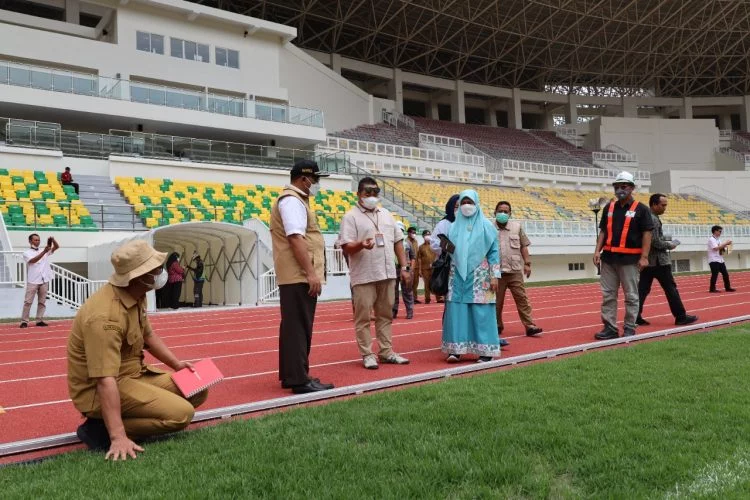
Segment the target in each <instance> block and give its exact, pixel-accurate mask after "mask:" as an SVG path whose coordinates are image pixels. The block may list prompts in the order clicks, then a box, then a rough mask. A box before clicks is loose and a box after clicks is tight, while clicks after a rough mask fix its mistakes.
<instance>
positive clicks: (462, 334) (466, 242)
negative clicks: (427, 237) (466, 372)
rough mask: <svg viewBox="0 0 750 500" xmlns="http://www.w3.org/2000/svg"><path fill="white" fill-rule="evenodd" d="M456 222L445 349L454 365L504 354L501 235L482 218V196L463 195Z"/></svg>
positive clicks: (452, 233)
mask: <svg viewBox="0 0 750 500" xmlns="http://www.w3.org/2000/svg"><path fill="white" fill-rule="evenodd" d="M457 208H458V210H457V212H456V221H455V222H454V223H453V225H452V226H451V228H450V232H449V233H448V238H449V239H450V240H451V242H452V243H453V245H455V249H454V251H453V254H452V256H451V257H452V259H451V270H450V277H449V279H448V295H447V296H446V306H445V318H444V319H443V344H442V350H443V352H444V353H446V354H448V362H449V363H455V362H456V361H458V360H459V359H460V357H461V355H463V354H475V355H477V356H479V361H480V362H484V361H490V360H491V359H492V358H493V357H495V356H499V355H500V343H499V340H498V337H497V317H496V315H495V292H496V291H497V278H499V277H500V252H499V250H498V243H497V230H496V229H495V228H494V227H493V225H492V223H491V222H490V221H489V220H487V219H486V218H485V216H484V214H482V209H481V207H480V204H479V195H478V194H477V192H476V191H474V190H473V189H467V190H466V191H462V192H461V194H460V195H459V202H458V205H457Z"/></svg>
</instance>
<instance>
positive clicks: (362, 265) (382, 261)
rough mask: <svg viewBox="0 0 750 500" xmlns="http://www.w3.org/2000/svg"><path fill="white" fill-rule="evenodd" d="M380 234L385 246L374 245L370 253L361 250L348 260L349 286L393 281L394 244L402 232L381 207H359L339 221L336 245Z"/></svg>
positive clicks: (394, 277) (394, 270)
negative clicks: (339, 227) (339, 228)
mask: <svg viewBox="0 0 750 500" xmlns="http://www.w3.org/2000/svg"><path fill="white" fill-rule="evenodd" d="M376 233H380V234H382V235H383V238H384V240H385V246H382V247H379V246H377V245H375V246H374V247H373V248H372V249H371V250H367V249H366V248H363V249H362V250H360V251H359V252H357V253H355V254H354V255H352V256H350V257H349V280H350V281H351V284H352V286H357V285H363V284H365V283H374V282H376V281H382V280H387V279H396V267H395V266H394V265H393V263H394V262H396V253H395V251H394V249H393V247H394V244H395V243H398V242H400V241H402V240H403V239H404V233H402V232H401V230H400V229H399V228H398V227H396V221H395V220H393V217H392V216H391V213H390V212H389V211H388V210H386V209H385V208H376V209H375V210H373V211H368V210H365V209H364V208H362V207H361V206H360V205H357V206H355V207H354V208H352V209H351V210H349V211H348V212H347V213H346V215H344V218H343V219H342V221H341V231H340V233H339V242H341V245H342V246H343V245H345V244H347V243H353V242H355V241H361V240H365V239H367V238H375V234H376Z"/></svg>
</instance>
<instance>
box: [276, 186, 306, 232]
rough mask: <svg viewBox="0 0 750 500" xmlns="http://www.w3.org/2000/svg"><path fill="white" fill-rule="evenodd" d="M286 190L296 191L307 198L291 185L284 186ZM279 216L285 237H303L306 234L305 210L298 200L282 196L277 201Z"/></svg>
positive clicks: (302, 192)
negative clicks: (298, 235)
mask: <svg viewBox="0 0 750 500" xmlns="http://www.w3.org/2000/svg"><path fill="white" fill-rule="evenodd" d="M285 187H286V188H287V189H291V190H293V191H296V192H297V193H299V194H300V195H302V196H307V195H306V194H305V193H304V191H302V190H301V189H297V188H296V187H294V186H292V185H288V186H285ZM279 214H280V215H281V222H282V223H283V224H284V233H286V235H287V236H291V235H293V234H301V235H302V236H304V235H305V234H306V232H307V208H306V207H305V204H304V203H302V202H301V201H300V200H299V199H298V198H295V197H294V196H284V197H283V198H282V199H281V201H279Z"/></svg>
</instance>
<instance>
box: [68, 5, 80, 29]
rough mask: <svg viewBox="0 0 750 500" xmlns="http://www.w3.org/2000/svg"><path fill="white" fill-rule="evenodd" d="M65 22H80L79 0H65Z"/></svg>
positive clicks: (76, 23)
mask: <svg viewBox="0 0 750 500" xmlns="http://www.w3.org/2000/svg"><path fill="white" fill-rule="evenodd" d="M65 22H66V23H71V24H75V25H78V24H81V4H80V2H79V0H65Z"/></svg>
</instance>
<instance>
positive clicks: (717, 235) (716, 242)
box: [708, 226, 736, 293]
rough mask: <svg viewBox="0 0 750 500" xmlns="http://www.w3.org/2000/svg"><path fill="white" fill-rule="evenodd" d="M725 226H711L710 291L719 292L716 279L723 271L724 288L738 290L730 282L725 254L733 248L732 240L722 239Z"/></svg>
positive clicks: (709, 252) (709, 242)
mask: <svg viewBox="0 0 750 500" xmlns="http://www.w3.org/2000/svg"><path fill="white" fill-rule="evenodd" d="M722 231H724V228H722V227H721V226H713V227H711V237H710V238H709V239H708V266H709V267H710V268H711V284H710V286H709V288H708V291H709V292H710V293H719V290H717V289H716V280H717V278H718V277H719V273H721V277H722V278H723V279H724V290H726V291H727V292H734V291H736V290H735V289H734V288H732V285H731V284H730V282H729V272H728V271H727V265H726V263H725V262H724V257H723V254H724V253H726V252H728V251H729V249H730V248H732V240H726V241H721V233H722Z"/></svg>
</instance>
